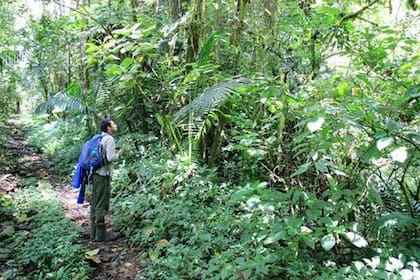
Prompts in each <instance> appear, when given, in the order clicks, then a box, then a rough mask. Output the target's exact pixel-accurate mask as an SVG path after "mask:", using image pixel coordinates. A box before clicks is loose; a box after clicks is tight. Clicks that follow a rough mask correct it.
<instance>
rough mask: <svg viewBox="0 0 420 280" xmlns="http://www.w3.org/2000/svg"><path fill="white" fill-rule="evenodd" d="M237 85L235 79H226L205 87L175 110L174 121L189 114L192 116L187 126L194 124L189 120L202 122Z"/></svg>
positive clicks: (180, 121)
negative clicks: (186, 103)
mask: <svg viewBox="0 0 420 280" xmlns="http://www.w3.org/2000/svg"><path fill="white" fill-rule="evenodd" d="M239 85H240V83H239V82H237V81H228V82H222V83H220V84H217V85H215V86H212V87H210V88H207V89H206V90H205V91H204V92H203V93H202V94H201V95H200V96H198V97H197V98H195V99H194V100H193V101H192V102H191V103H190V104H188V105H186V106H184V107H182V108H181V109H180V110H179V111H178V112H176V113H175V115H174V121H175V122H176V123H182V122H183V121H185V120H186V119H188V117H189V116H192V118H191V119H190V123H189V124H188V126H190V127H191V126H194V123H191V122H196V121H198V122H199V123H201V122H203V121H204V119H205V118H206V117H207V116H208V115H209V113H210V112H212V111H214V110H215V109H216V108H217V107H218V106H220V105H221V104H223V103H224V102H225V101H226V100H227V99H228V98H229V97H230V96H231V95H232V94H233V93H234V91H235V88H236V87H238V86H239Z"/></svg>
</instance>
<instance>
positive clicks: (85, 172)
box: [72, 134, 106, 204]
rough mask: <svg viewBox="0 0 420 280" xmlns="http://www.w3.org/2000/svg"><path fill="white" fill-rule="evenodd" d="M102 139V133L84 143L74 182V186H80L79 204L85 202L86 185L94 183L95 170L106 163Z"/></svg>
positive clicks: (77, 187)
mask: <svg viewBox="0 0 420 280" xmlns="http://www.w3.org/2000/svg"><path fill="white" fill-rule="evenodd" d="M101 141H102V134H96V135H95V136H93V137H92V138H90V139H89V140H88V141H87V142H86V143H85V144H84V145H83V147H82V151H81V152H80V156H79V160H78V163H77V168H76V171H75V173H74V176H73V184H72V185H73V187H74V188H76V189H79V188H80V190H79V196H78V198H77V203H79V204H82V203H83V202H84V196H85V186H86V185H89V184H91V183H92V174H93V171H94V170H96V169H98V168H99V167H101V166H103V165H104V164H105V163H106V161H105V157H104V155H103V151H102V145H101Z"/></svg>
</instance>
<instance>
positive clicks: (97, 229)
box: [90, 119, 123, 241]
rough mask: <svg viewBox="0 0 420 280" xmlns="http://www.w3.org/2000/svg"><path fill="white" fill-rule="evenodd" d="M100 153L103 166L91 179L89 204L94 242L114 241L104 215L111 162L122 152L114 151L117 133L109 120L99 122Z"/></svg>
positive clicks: (109, 192) (109, 183)
mask: <svg viewBox="0 0 420 280" xmlns="http://www.w3.org/2000/svg"><path fill="white" fill-rule="evenodd" d="M101 130H102V140H101V145H102V151H103V155H104V161H105V164H104V165H103V166H101V167H99V168H98V169H97V170H96V171H95V172H94V174H93V177H92V185H93V188H92V199H91V203H90V224H91V238H92V239H94V240H95V241H106V240H113V239H116V237H117V236H116V234H115V233H111V232H110V233H108V234H107V232H106V228H105V214H106V212H108V211H109V200H110V196H111V162H113V161H116V160H118V158H119V157H120V156H121V154H122V152H123V150H119V151H118V152H117V151H116V149H115V140H114V138H113V137H112V134H113V133H114V132H116V131H117V125H116V124H115V123H114V122H113V121H112V120H110V119H104V120H102V122H101Z"/></svg>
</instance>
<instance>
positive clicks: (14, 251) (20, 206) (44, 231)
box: [0, 180, 90, 279]
mask: <svg viewBox="0 0 420 280" xmlns="http://www.w3.org/2000/svg"><path fill="white" fill-rule="evenodd" d="M32 181H33V180H32ZM35 181H36V180H35ZM24 185H25V188H24V189H23V190H22V191H20V192H19V195H18V196H17V197H16V201H15V203H14V204H13V202H12V201H11V199H10V197H9V196H7V195H2V196H1V199H2V200H1V209H2V212H4V213H2V222H4V221H10V220H13V221H14V222H13V223H12V224H9V225H8V226H7V227H6V228H5V229H4V230H3V232H2V233H1V234H0V235H1V240H0V244H1V248H2V251H1V254H0V256H1V260H2V262H3V261H4V262H5V267H6V268H7V269H6V270H5V271H4V272H3V274H2V277H4V279H17V278H18V279H89V275H90V274H89V273H90V268H89V265H88V263H87V262H86V261H85V260H84V251H83V248H82V246H81V245H77V244H75V243H74V241H75V239H76V238H77V236H78V235H79V232H80V228H78V227H76V226H75V225H74V224H73V223H72V222H71V221H69V220H67V219H65V218H64V211H63V209H62V207H61V205H60V201H59V200H58V199H57V198H56V197H54V196H53V194H54V191H53V190H52V188H51V186H49V185H48V184H47V183H45V182H39V186H37V187H36V186H35V185H33V184H32V183H31V182H27V183H24ZM11 217H13V219H12V218H11Z"/></svg>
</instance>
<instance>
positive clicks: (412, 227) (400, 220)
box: [369, 212, 420, 237]
mask: <svg viewBox="0 0 420 280" xmlns="http://www.w3.org/2000/svg"><path fill="white" fill-rule="evenodd" d="M419 227H420V223H419V220H418V219H416V218H413V217H411V216H410V214H409V213H402V212H393V213H389V214H387V215H385V216H382V217H381V218H379V219H378V220H377V221H375V222H373V223H372V224H371V228H370V230H369V232H370V234H371V235H372V236H375V237H376V236H379V235H381V234H385V233H392V232H393V231H401V232H407V231H416V230H418V229H419Z"/></svg>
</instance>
